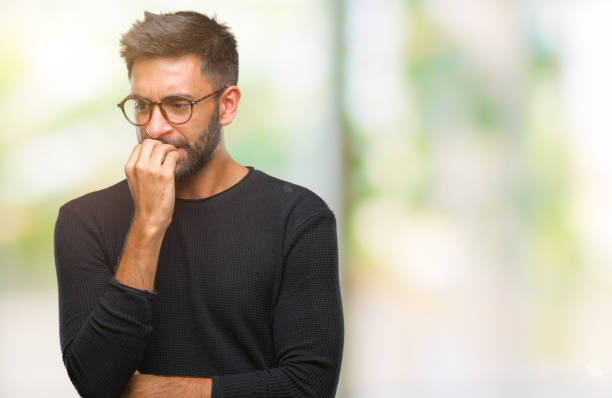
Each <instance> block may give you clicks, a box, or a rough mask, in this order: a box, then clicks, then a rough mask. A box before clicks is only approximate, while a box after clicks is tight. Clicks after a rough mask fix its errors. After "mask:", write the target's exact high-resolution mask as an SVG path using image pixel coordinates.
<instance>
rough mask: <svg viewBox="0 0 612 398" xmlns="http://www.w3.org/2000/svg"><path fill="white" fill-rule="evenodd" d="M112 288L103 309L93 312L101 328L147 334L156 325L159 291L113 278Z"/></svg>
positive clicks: (135, 334)
mask: <svg viewBox="0 0 612 398" xmlns="http://www.w3.org/2000/svg"><path fill="white" fill-rule="evenodd" d="M108 283H109V289H108V290H107V291H106V293H105V294H104V296H102V297H101V299H100V307H99V310H97V311H94V313H93V314H92V321H93V324H94V326H97V327H99V328H101V329H100V331H106V332H111V333H118V334H123V335H125V336H134V337H139V338H144V337H146V336H148V335H149V334H150V333H151V331H152V330H153V327H152V325H151V323H152V320H153V311H152V305H151V304H152V301H153V299H154V298H155V296H156V294H155V293H151V292H148V291H145V290H139V289H135V288H133V287H130V286H126V285H124V284H122V283H119V282H118V281H117V280H116V279H115V278H114V277H112V278H111V279H110V280H109V282H108Z"/></svg>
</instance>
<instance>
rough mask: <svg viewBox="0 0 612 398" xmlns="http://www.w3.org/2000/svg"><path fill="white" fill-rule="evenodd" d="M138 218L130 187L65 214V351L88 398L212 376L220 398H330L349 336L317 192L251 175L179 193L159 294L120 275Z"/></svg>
mask: <svg viewBox="0 0 612 398" xmlns="http://www.w3.org/2000/svg"><path fill="white" fill-rule="evenodd" d="M133 212H134V206H133V201H132V198H131V195H130V192H129V188H128V184H127V180H122V181H121V182H119V183H117V184H115V185H113V186H110V187H108V188H106V189H103V190H100V191H96V192H92V193H89V194H87V195H84V196H82V197H79V198H77V199H74V200H71V201H69V202H68V203H66V204H65V205H63V206H62V207H61V208H60V210H59V215H58V218H57V222H56V225H55V233H54V243H55V265H56V271H57V279H58V288H59V315H60V344H61V348H62V355H63V360H64V364H65V366H66V369H67V371H68V375H69V376H70V379H71V381H72V383H73V384H74V385H75V387H76V389H77V390H78V392H79V393H80V394H81V395H83V396H87V397H116V396H118V395H119V394H120V393H121V391H122V390H123V388H124V387H125V385H126V384H127V382H128V381H129V379H130V377H131V376H132V374H133V373H134V371H135V370H139V371H140V372H141V373H148V374H156V375H163V376H185V377H211V378H212V386H213V390H212V395H213V398H221V397H228V398H229V397H281V396H282V397H289V396H292V397H301V396H308V397H331V396H334V394H335V391H336V387H337V383H338V377H339V372H340V363H341V359H342V347H343V335H344V331H343V317H342V304H341V298H340V289H339V280H338V249H337V238H336V222H335V217H334V214H333V212H332V211H331V210H330V209H329V208H328V206H327V205H326V204H325V202H324V201H323V200H322V199H321V198H320V197H318V196H317V195H316V194H314V193H313V192H311V191H309V190H308V189H306V188H303V187H301V186H298V185H295V184H291V183H288V182H286V181H282V180H280V179H277V178H274V177H271V176H269V175H267V174H265V173H263V172H262V171H259V170H256V169H254V168H253V167H249V172H248V174H247V175H246V176H245V177H244V178H243V179H242V180H240V181H239V182H238V183H237V184H235V185H234V186H232V187H231V188H229V189H227V190H225V191H223V192H220V193H218V194H216V195H214V196H211V197H208V198H205V199H197V200H188V199H176V204H175V208H174V213H173V217H172V222H171V224H170V226H169V227H168V230H167V231H166V234H165V236H164V239H163V243H162V246H161V250H160V255H159V262H158V268H157V275H156V279H155V292H154V293H151V292H147V291H144V290H139V289H135V288H131V287H129V286H126V285H123V284H121V283H119V282H117V280H116V279H115V278H114V274H115V270H116V268H117V266H118V264H119V261H120V259H121V255H122V250H123V246H124V242H125V240H126V235H127V232H128V230H129V227H130V224H131V220H132V216H133Z"/></svg>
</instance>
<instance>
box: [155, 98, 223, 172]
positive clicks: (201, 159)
mask: <svg viewBox="0 0 612 398" xmlns="http://www.w3.org/2000/svg"><path fill="white" fill-rule="evenodd" d="M221 129H222V127H221V125H220V124H219V104H218V103H217V104H216V105H215V111H214V112H213V115H212V117H211V118H210V122H208V126H206V129H204V130H203V131H202V132H201V133H200V134H199V136H198V138H197V139H196V141H195V142H194V143H193V144H192V145H189V144H185V145H180V146H177V149H178V148H183V149H185V151H186V152H187V157H186V158H179V160H178V161H177V163H176V169H175V171H174V181H176V182H180V181H183V180H185V179H186V178H189V177H191V176H193V175H195V174H196V173H197V172H198V171H200V170H201V169H202V168H203V167H204V166H206V164H208V162H209V161H210V159H211V158H212V156H213V155H214V153H215V149H217V145H219V140H220V138H221ZM160 141H162V142H163V143H165V144H172V143H170V142H165V141H164V140H160ZM172 145H175V146H176V144H172Z"/></svg>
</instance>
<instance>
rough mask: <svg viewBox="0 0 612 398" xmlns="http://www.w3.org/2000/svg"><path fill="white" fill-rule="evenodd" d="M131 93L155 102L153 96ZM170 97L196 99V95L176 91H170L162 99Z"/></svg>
mask: <svg viewBox="0 0 612 398" xmlns="http://www.w3.org/2000/svg"><path fill="white" fill-rule="evenodd" d="M130 95H134V96H137V97H140V98H144V99H146V100H148V101H152V102H153V100H152V99H151V98H149V97H145V96H144V95H140V94H138V93H132V94H130ZM168 97H185V98H189V99H190V100H195V97H194V96H193V95H191V94H188V93H181V92H176V93H170V94H168V95H166V96H165V97H163V98H162V99H161V100H160V101H163V99H164V98H168Z"/></svg>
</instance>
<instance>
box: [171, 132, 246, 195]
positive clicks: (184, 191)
mask: <svg viewBox="0 0 612 398" xmlns="http://www.w3.org/2000/svg"><path fill="white" fill-rule="evenodd" d="M247 172H248V169H247V168H246V167H244V166H241V165H240V164H238V163H237V162H236V161H235V160H234V159H232V158H231V156H230V155H229V154H228V153H227V150H226V149H225V145H223V141H221V142H219V145H218V146H217V149H216V150H215V153H214V154H213V156H212V157H211V158H210V160H209V162H208V163H207V164H206V166H204V167H203V168H202V169H201V170H200V171H198V172H197V173H196V174H194V175H193V176H191V177H188V178H186V179H184V180H183V181H181V182H177V183H176V185H175V187H176V194H175V195H176V197H177V198H180V199H204V198H208V197H210V196H213V195H216V194H218V193H219V192H223V191H225V190H226V189H228V188H230V187H231V186H233V185H235V184H236V183H237V182H238V181H240V180H241V179H242V177H244V176H245V175H246V173H247Z"/></svg>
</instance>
